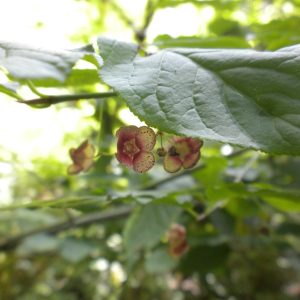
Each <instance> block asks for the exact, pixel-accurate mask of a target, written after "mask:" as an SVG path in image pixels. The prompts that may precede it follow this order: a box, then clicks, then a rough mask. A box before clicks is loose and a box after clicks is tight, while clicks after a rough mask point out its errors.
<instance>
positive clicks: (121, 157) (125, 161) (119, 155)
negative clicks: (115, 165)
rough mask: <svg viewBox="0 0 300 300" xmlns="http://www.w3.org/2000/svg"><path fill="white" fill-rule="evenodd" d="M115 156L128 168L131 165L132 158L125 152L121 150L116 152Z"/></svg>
mask: <svg viewBox="0 0 300 300" xmlns="http://www.w3.org/2000/svg"><path fill="white" fill-rule="evenodd" d="M116 158H117V160H118V161H119V162H120V163H121V164H122V165H124V166H127V167H129V168H132V167H133V162H132V158H131V157H130V156H128V155H126V154H125V153H123V152H118V153H116Z"/></svg>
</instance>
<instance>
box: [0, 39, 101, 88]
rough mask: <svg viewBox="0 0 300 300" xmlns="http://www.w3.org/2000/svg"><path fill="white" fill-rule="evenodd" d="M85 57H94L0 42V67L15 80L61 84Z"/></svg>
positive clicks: (73, 52)
mask: <svg viewBox="0 0 300 300" xmlns="http://www.w3.org/2000/svg"><path fill="white" fill-rule="evenodd" d="M87 55H89V56H94V55H93V54H91V53H88V52H85V51H79V50H78V51H68V50H52V49H43V48H38V47H34V46H29V45H25V44H19V43H12V42H3V41H0V67H2V68H4V69H6V70H7V71H8V73H9V74H10V75H11V76H13V77H14V78H16V79H46V78H51V79H56V80H58V81H61V82H63V81H64V80H65V79H66V77H67V75H68V74H69V72H70V70H71V68H72V67H73V66H74V64H75V63H76V62H77V61H78V60H79V59H81V58H83V57H85V56H87ZM94 61H95V60H94ZM98 62H100V58H99V59H98Z"/></svg>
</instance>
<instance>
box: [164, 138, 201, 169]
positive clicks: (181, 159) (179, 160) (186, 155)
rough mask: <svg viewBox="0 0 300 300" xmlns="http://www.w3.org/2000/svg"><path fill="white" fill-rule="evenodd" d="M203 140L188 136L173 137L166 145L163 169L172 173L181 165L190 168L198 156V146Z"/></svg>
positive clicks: (199, 146)
mask: <svg viewBox="0 0 300 300" xmlns="http://www.w3.org/2000/svg"><path fill="white" fill-rule="evenodd" d="M202 145H203V142H202V141H201V140H199V139H195V138H190V137H173V138H172V139H171V141H170V142H169V146H168V147H167V154H166V155H165V157H164V169H165V170H166V171H167V172H170V173H174V172H177V171H179V170H180V169H181V168H182V167H183V168H184V169H189V168H192V167H194V166H195V165H196V163H197V162H198V160H199V158H200V148H201V147H202Z"/></svg>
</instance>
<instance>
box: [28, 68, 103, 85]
mask: <svg viewBox="0 0 300 300" xmlns="http://www.w3.org/2000/svg"><path fill="white" fill-rule="evenodd" d="M98 82H99V76H98V73H97V70H96V69H73V70H72V71H71V73H70V75H69V76H68V78H67V79H66V81H65V82H61V81H58V80H55V79H35V80H32V83H33V84H34V85H35V86H36V87H78V86H85V85H92V84H95V83H98Z"/></svg>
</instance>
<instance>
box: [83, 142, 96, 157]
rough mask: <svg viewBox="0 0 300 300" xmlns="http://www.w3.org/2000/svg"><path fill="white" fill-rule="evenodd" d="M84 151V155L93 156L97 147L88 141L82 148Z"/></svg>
mask: <svg viewBox="0 0 300 300" xmlns="http://www.w3.org/2000/svg"><path fill="white" fill-rule="evenodd" d="M82 153H83V155H84V157H87V158H93V157H94V155H95V147H94V146H93V145H92V144H90V143H89V142H88V143H87V144H86V145H85V147H84V148H83V149H82Z"/></svg>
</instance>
